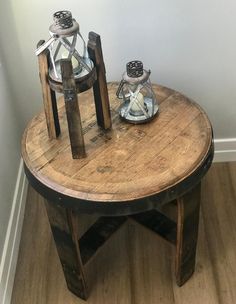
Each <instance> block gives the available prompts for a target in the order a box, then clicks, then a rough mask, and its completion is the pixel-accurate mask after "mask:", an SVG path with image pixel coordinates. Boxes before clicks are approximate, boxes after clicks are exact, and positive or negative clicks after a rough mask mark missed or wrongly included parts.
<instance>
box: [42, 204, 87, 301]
mask: <svg viewBox="0 0 236 304" xmlns="http://www.w3.org/2000/svg"><path fill="white" fill-rule="evenodd" d="M45 206H46V210H47V214H48V219H49V222H50V226H51V230H52V234H53V238H54V241H55V243H56V247H57V253H58V255H59V258H60V261H61V264H62V267H63V271H64V276H65V279H66V283H67V286H68V289H69V290H70V291H71V292H73V293H74V294H75V295H77V296H78V297H80V298H82V299H84V300H86V299H87V298H88V292H87V286H86V282H85V277H84V270H83V264H82V262H81V257H80V250H79V243H78V235H77V227H76V225H77V218H76V215H75V214H74V213H73V212H72V211H71V210H69V209H65V208H63V207H60V206H57V205H56V204H54V203H52V202H48V201H45Z"/></svg>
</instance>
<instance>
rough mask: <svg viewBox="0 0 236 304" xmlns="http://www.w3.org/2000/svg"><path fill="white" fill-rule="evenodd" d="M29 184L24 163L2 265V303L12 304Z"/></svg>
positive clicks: (18, 177) (0, 282)
mask: <svg viewBox="0 0 236 304" xmlns="http://www.w3.org/2000/svg"><path fill="white" fill-rule="evenodd" d="M27 188H28V182H27V180H26V177H25V174H24V168H23V161H22V160H21V161H20V166H19V170H18V175H17V181H16V187H15V191H14V197H13V202H12V209H11V214H10V218H9V223H8V227H7V234H6V239H5V244H4V248H3V254H2V259H1V263H0V303H1V304H10V303H11V294H12V289H13V284H14V277H15V271H16V263H17V258H18V252H19V245H20V237H21V230H22V225H23V218H24V210H25V202H26V195H27Z"/></svg>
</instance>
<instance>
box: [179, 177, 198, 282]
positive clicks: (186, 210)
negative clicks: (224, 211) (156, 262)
mask: <svg viewBox="0 0 236 304" xmlns="http://www.w3.org/2000/svg"><path fill="white" fill-rule="evenodd" d="M200 196H201V184H200V183H199V184H198V186H197V187H195V188H194V189H192V190H191V191H189V192H188V193H187V194H185V195H184V196H183V197H181V198H178V199H177V208H178V219H177V242H176V246H177V248H176V267H175V268H176V270H175V271H176V282H177V284H178V285H179V286H182V285H183V284H184V283H185V282H186V281H187V280H188V279H189V278H190V276H191V275H192V274H193V272H194V269H195V258H196V246H197V238H198V222H199V208H200Z"/></svg>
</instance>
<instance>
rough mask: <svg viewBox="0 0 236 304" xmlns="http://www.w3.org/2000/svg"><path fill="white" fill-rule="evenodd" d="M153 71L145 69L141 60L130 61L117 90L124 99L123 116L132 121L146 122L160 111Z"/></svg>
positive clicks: (121, 107) (121, 108) (136, 122)
mask: <svg viewBox="0 0 236 304" xmlns="http://www.w3.org/2000/svg"><path fill="white" fill-rule="evenodd" d="M150 74H151V71H150V70H149V71H147V70H145V69H143V64H142V62H141V61H138V60H135V61H130V62H128V63H127V65H126V72H125V73H124V74H123V76H122V80H121V82H120V85H119V87H118V90H117V93H116V94H117V97H118V98H120V99H122V100H123V103H122V104H121V106H120V108H119V113H120V116H121V118H123V119H125V120H127V121H128V122H130V123H135V124H139V123H145V122H148V121H150V120H151V119H153V118H154V117H155V115H156V114H157V113H158V103H157V99H156V96H155V94H154V92H153V89H152V85H151V81H150V78H149V76H150Z"/></svg>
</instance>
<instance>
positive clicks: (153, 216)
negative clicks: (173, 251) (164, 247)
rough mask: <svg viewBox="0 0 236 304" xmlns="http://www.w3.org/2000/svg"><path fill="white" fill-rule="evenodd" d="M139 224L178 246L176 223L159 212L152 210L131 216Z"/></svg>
mask: <svg viewBox="0 0 236 304" xmlns="http://www.w3.org/2000/svg"><path fill="white" fill-rule="evenodd" d="M130 217H131V218H132V219H133V220H135V221H136V222H137V223H139V224H141V225H143V226H145V227H146V228H148V229H150V230H152V231H153V232H155V233H158V234H159V235H160V236H162V237H163V238H164V239H166V240H167V241H169V242H171V243H172V244H174V245H175V244H176V223H175V222H174V221H172V220H170V219H169V218H168V217H167V216H165V215H164V214H162V213H160V212H158V211H157V210H151V211H147V212H143V213H139V214H135V215H132V216H130Z"/></svg>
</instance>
